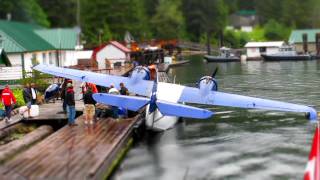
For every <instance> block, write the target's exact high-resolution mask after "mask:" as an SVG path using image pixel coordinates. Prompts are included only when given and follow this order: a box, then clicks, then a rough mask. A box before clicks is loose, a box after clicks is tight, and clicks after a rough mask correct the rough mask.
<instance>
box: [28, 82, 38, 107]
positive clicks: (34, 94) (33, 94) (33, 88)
mask: <svg viewBox="0 0 320 180" xmlns="http://www.w3.org/2000/svg"><path fill="white" fill-rule="evenodd" d="M30 91H31V97H32V99H31V104H32V105H34V104H36V102H37V93H38V91H37V89H36V86H35V84H34V83H31V86H30Z"/></svg>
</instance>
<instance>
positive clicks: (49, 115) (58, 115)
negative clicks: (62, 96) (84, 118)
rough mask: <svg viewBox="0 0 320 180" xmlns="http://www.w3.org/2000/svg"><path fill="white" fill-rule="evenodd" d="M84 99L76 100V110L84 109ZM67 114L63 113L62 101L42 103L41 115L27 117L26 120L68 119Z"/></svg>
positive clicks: (40, 107)
mask: <svg viewBox="0 0 320 180" xmlns="http://www.w3.org/2000/svg"><path fill="white" fill-rule="evenodd" d="M83 108H84V105H83V102H82V101H76V111H83ZM66 119H67V114H65V113H63V110H62V102H61V101H56V102H55V103H48V104H42V105H40V106H39V116H36V117H32V118H26V119H25V120H26V121H39V120H42V121H45V120H66Z"/></svg>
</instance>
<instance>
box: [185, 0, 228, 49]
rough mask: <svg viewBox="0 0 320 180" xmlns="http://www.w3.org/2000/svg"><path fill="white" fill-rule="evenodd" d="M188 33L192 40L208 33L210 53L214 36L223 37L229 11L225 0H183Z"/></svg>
mask: <svg viewBox="0 0 320 180" xmlns="http://www.w3.org/2000/svg"><path fill="white" fill-rule="evenodd" d="M183 4H184V15H185V17H186V22H187V31H188V33H189V34H192V39H195V38H199V37H200V35H201V34H202V33H206V38H207V47H208V53H209V54H210V42H211V37H212V35H216V36H218V37H222V35H223V30H224V28H225V26H226V23H227V15H228V9H227V6H226V5H225V4H224V1H223V0H183Z"/></svg>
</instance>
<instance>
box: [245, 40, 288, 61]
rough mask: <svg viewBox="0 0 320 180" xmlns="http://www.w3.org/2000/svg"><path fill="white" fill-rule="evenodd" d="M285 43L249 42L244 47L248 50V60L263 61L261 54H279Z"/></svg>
mask: <svg viewBox="0 0 320 180" xmlns="http://www.w3.org/2000/svg"><path fill="white" fill-rule="evenodd" d="M284 44H285V43H284V41H274V42H248V43H247V44H246V45H245V46H244V47H245V48H246V50H247V59H249V60H250V59H251V60H253V59H261V54H263V53H264V54H274V53H278V52H279V48H280V47H281V46H283V45H284Z"/></svg>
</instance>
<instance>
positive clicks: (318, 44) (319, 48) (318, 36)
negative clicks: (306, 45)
mask: <svg viewBox="0 0 320 180" xmlns="http://www.w3.org/2000/svg"><path fill="white" fill-rule="evenodd" d="M316 52H317V55H320V33H317V34H316Z"/></svg>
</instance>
